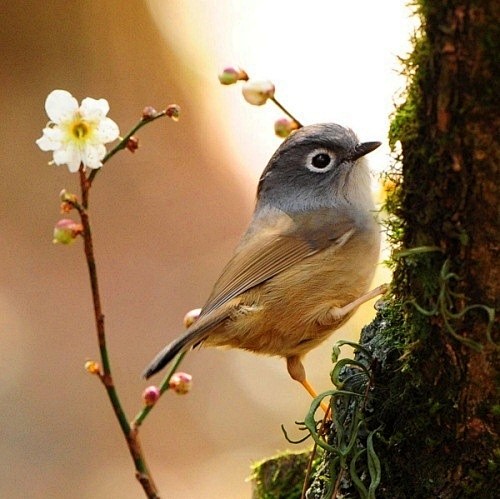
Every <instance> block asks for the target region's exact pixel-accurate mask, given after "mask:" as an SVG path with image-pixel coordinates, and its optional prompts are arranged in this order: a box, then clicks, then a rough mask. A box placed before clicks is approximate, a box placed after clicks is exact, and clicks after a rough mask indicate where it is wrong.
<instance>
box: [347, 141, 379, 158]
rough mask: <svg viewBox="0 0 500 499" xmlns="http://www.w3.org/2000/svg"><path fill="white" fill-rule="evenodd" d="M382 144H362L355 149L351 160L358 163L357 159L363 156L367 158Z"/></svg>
mask: <svg viewBox="0 0 500 499" xmlns="http://www.w3.org/2000/svg"><path fill="white" fill-rule="evenodd" d="M381 144H382V142H362V143H361V144H358V145H357V146H356V147H355V148H354V151H353V153H352V155H351V158H350V159H351V160H353V161H356V160H357V159H359V158H361V156H365V155H366V154H368V153H369V152H372V151H374V150H375V149H377V147H378V146H379V145H381Z"/></svg>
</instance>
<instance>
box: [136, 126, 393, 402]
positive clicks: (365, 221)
mask: <svg viewBox="0 0 500 499" xmlns="http://www.w3.org/2000/svg"><path fill="white" fill-rule="evenodd" d="M380 144H381V143H380V142H360V141H359V139H358V138H357V136H356V134H355V133H354V132H353V131H352V130H351V129H349V128H345V127H343V126H341V125H338V124H335V123H320V124H314V125H308V126H303V127H301V128H299V129H298V130H296V131H294V132H293V133H292V134H291V135H290V136H289V137H288V138H287V139H285V141H284V142H283V143H282V144H281V145H280V146H279V147H278V149H277V150H276V152H275V153H274V154H273V155H272V157H271V159H270V160H269V162H268V164H267V166H266V167H265V169H264V171H263V173H262V175H261V177H260V179H259V181H258V186H257V195H256V203H255V210H254V213H253V216H252V218H251V221H250V224H249V226H248V228H247V230H246V232H245V233H244V234H243V236H242V238H241V241H240V243H239V244H238V245H237V247H236V249H235V251H234V254H233V256H232V257H231V258H230V260H229V262H228V263H227V265H226V266H225V268H224V269H223V270H222V273H221V275H220V277H219V279H218V280H217V281H216V283H215V285H214V287H213V290H212V292H211V294H210V296H209V297H208V300H207V301H206V303H205V305H204V306H203V307H202V309H201V311H200V313H199V316H198V318H197V319H196V321H195V322H194V323H193V324H192V325H191V326H189V327H188V328H187V329H186V330H185V332H184V333H183V334H182V335H181V336H179V337H178V338H177V339H175V340H173V341H172V342H171V343H170V344H168V345H167V346H166V347H165V348H163V349H162V350H161V351H160V352H159V353H158V354H157V355H156V357H155V358H154V359H153V360H152V361H151V362H150V364H149V365H148V367H147V368H146V369H145V371H144V373H143V376H144V377H145V378H149V377H151V376H152V375H154V374H155V373H157V372H158V371H160V370H161V369H163V368H164V367H165V366H166V365H167V364H168V363H169V362H171V361H172V360H173V359H174V357H176V356H177V355H178V354H180V353H183V352H187V351H188V350H190V349H191V348H193V347H195V346H197V345H203V346H204V347H230V348H239V349H243V350H247V351H250V352H254V353H257V354H265V355H270V356H278V357H282V358H285V359H286V365H287V370H288V373H289V375H290V376H291V378H292V379H293V380H296V381H298V382H299V383H301V384H302V385H303V386H304V387H305V389H306V390H307V391H308V392H309V393H310V394H311V395H312V396H313V397H315V396H316V395H317V393H316V390H315V389H314V388H313V387H312V385H311V384H310V383H309V381H308V380H307V377H306V372H305V369H304V366H303V363H302V359H303V357H304V356H305V355H306V354H307V353H308V352H309V351H310V350H312V349H313V348H315V347H317V346H318V345H319V344H321V343H322V342H323V341H325V340H326V339H327V338H328V337H329V336H330V335H331V334H332V333H333V332H334V331H335V330H337V329H338V328H339V327H340V326H342V325H343V324H344V323H345V322H346V321H347V320H348V319H349V318H350V317H351V316H352V315H353V313H354V312H355V311H356V309H357V308H358V306H359V305H361V304H362V303H364V302H366V301H368V300H370V299H372V298H374V297H376V296H377V295H379V294H383V293H384V292H385V290H386V288H385V287H384V286H379V287H378V288H375V289H373V290H371V291H368V290H369V286H370V284H371V281H372V279H373V276H374V272H375V269H376V266H377V263H378V258H379V252H380V227H379V225H378V223H377V220H376V212H375V205H374V201H373V198H372V193H371V186H370V184H371V176H370V172H369V169H368V164H367V160H366V158H365V156H366V155H367V154H368V153H370V152H371V151H373V150H375V149H376V148H377V147H379V146H380Z"/></svg>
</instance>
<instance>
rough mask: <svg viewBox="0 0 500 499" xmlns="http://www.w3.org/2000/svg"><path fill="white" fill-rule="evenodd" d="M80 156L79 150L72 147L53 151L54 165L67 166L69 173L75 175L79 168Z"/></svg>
mask: <svg viewBox="0 0 500 499" xmlns="http://www.w3.org/2000/svg"><path fill="white" fill-rule="evenodd" d="M81 162H82V156H81V153H80V150H79V149H78V148H77V147H74V146H73V145H71V144H70V145H68V147H66V149H58V150H57V151H54V163H55V164H56V165H68V169H69V171H70V172H71V173H75V172H77V171H78V169H79V168H80V163H81Z"/></svg>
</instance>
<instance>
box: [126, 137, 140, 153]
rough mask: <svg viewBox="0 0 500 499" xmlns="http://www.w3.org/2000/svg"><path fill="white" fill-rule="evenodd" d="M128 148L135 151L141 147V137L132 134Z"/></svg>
mask: <svg viewBox="0 0 500 499" xmlns="http://www.w3.org/2000/svg"><path fill="white" fill-rule="evenodd" d="M126 148H127V149H128V150H129V151H130V152H135V151H137V149H139V139H138V138H137V137H136V136H135V135H132V136H131V137H130V138H129V139H128V140H127V145H126Z"/></svg>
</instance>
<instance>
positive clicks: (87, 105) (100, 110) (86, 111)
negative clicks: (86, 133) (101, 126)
mask: <svg viewBox="0 0 500 499" xmlns="http://www.w3.org/2000/svg"><path fill="white" fill-rule="evenodd" d="M108 111H109V104H108V101H107V100H106V99H98V100H97V99H92V97H86V98H85V99H83V100H82V105H81V106H80V113H81V115H82V117H83V118H84V119H86V120H90V121H91V120H100V119H103V118H104V117H105V116H106V114H108Z"/></svg>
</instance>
